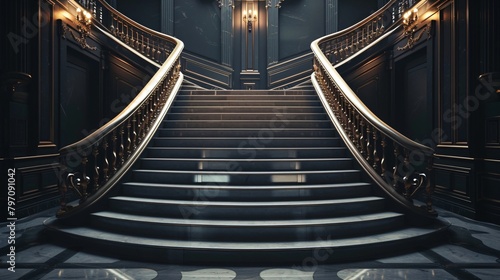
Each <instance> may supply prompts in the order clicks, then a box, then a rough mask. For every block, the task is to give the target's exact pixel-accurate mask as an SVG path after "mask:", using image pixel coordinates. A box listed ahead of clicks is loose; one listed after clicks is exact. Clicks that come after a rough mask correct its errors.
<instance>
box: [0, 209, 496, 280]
mask: <svg viewBox="0 0 500 280" xmlns="http://www.w3.org/2000/svg"><path fill="white" fill-rule="evenodd" d="M54 211H55V210H51V211H45V212H43V213H39V214H37V215H33V216H31V217H28V218H25V219H22V220H18V221H17V222H16V228H15V242H16V243H15V246H16V247H15V268H13V267H12V265H13V264H12V263H9V260H10V259H11V257H12V254H11V252H9V250H10V246H11V245H9V244H8V242H9V240H11V239H9V237H10V229H9V224H5V223H4V224H1V230H0V232H1V240H0V248H1V250H0V252H1V255H0V260H1V264H0V279H3V280H5V279H174V280H202V279H210V280H215V279H220V280H230V279H235V280H242V279H259V280H280V279H287V280H310V279H329V280H331V279H343V280H357V279H359V280H361V279H362V280H372V279H384V280H390V279H411V280H413V279H416V280H420V279H439V280H446V279H492V280H493V279H494V280H496V279H500V226H497V225H492V224H487V223H481V222H477V221H473V220H469V219H467V218H464V217H462V216H459V215H456V214H453V213H450V212H447V211H443V210H440V211H439V213H440V216H441V218H443V219H446V220H448V221H449V222H450V223H451V227H450V231H449V234H448V236H447V238H446V240H445V241H444V242H443V243H440V244H439V245H437V246H435V247H432V248H429V249H426V250H423V251H419V252H413V253H410V254H405V255H398V256H393V257H390V258H381V259H374V260H371V261H363V262H350V263H334V264H321V263H318V262H317V261H314V259H310V260H304V261H303V262H302V263H299V264H296V265H289V266H273V265H268V264H265V263H264V264H262V265H260V266H252V267H249V266H241V267H236V266H213V267H211V266H189V265H173V264H172V265H169V264H158V263H144V262H136V261H129V260H122V259H116V258H110V257H105V256H99V255H95V254H93V253H92V252H86V251H85V250H84V249H83V248H79V247H72V248H65V247H62V246H59V245H56V244H53V243H51V242H48V241H47V235H46V232H45V231H44V227H43V225H42V222H43V221H44V220H45V219H47V218H49V217H50V216H51V215H52V214H53V213H54ZM9 254H10V255H11V256H9ZM12 270H14V271H12Z"/></svg>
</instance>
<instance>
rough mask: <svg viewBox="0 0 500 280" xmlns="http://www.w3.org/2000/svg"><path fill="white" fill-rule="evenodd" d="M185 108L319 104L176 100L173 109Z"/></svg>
mask: <svg viewBox="0 0 500 280" xmlns="http://www.w3.org/2000/svg"><path fill="white" fill-rule="evenodd" d="M186 106H202V107H217V108H219V107H234V106H246V107H276V106H278V107H283V106H286V107H295V106H299V107H306V106H311V107H321V102H320V101H319V100H317V98H316V100H296V99H278V100H259V99H255V100H241V99H240V98H235V99H233V100H227V99H224V100H219V99H212V98H210V99H209V98H205V99H195V100H177V101H175V102H174V104H173V107H174V108H175V107H186Z"/></svg>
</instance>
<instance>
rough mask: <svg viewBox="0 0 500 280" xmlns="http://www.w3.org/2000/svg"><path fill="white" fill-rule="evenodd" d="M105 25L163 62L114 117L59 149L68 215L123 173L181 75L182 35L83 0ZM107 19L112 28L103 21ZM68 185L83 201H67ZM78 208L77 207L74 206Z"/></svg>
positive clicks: (63, 202)
mask: <svg viewBox="0 0 500 280" xmlns="http://www.w3.org/2000/svg"><path fill="white" fill-rule="evenodd" d="M79 3H80V4H81V5H82V6H83V7H84V8H85V9H87V10H89V11H92V13H93V16H94V18H97V19H99V23H96V24H102V26H101V28H103V29H104V30H106V31H108V32H109V34H112V36H115V37H116V38H118V39H119V40H120V41H122V42H123V43H124V44H127V45H128V46H130V47H133V48H134V49H135V50H136V51H138V52H139V53H141V54H142V55H144V56H146V57H148V58H149V59H151V60H153V61H155V62H157V63H160V64H161V67H160V68H159V70H158V72H157V73H156V74H155V75H154V76H153V77H152V78H151V80H150V81H149V82H148V83H147V84H146V85H145V86H144V88H143V90H142V91H141V92H140V93H139V94H138V95H137V96H136V97H135V99H134V100H132V101H131V103H130V104H129V105H128V106H127V107H126V108H125V109H124V110H123V111H122V112H121V113H119V114H118V115H117V116H116V117H115V118H113V119H112V120H111V121H109V122H108V123H106V124H105V125H104V126H102V127H101V128H99V129H98V130H96V131H95V132H94V133H92V134H91V135H89V136H88V137H86V138H84V139H82V140H80V141H79V142H77V143H74V144H72V145H69V146H67V147H64V148H63V149H61V151H60V166H61V171H60V176H59V177H60V183H59V184H60V185H59V189H60V193H61V208H60V211H59V212H58V217H59V218H62V219H67V218H69V217H72V216H74V215H76V214H77V213H79V212H81V211H85V209H86V208H87V207H89V206H90V205H92V204H93V203H95V202H96V201H97V200H98V199H99V198H100V197H101V196H102V195H103V194H105V193H106V192H107V191H109V190H110V189H111V188H112V186H113V185H114V184H116V183H117V182H118V180H119V179H120V178H121V177H122V176H123V175H124V174H125V172H126V171H127V170H128V169H129V168H130V167H131V165H132V164H133V163H134V162H135V160H136V159H137V158H138V156H139V154H140V152H141V151H142V150H143V149H144V148H145V146H146V145H147V143H148V142H149V140H150V139H151V137H152V135H153V133H154V130H156V127H157V126H158V125H159V123H161V121H162V120H161V119H162V118H163V116H164V115H165V113H166V111H167V110H166V109H168V106H169V104H167V101H168V100H172V97H173V96H174V95H175V94H176V91H177V90H178V88H179V86H180V81H182V77H181V75H182V74H181V73H180V60H179V59H180V54H181V51H182V48H183V44H182V42H181V41H179V40H177V39H175V38H172V37H170V36H167V35H164V34H161V33H158V32H156V31H153V30H150V29H148V28H146V27H143V26H141V25H139V24H137V23H135V22H134V21H132V20H130V19H128V18H127V17H125V16H123V15H122V14H120V13H119V12H117V11H116V10H114V9H113V8H112V7H111V6H109V5H108V4H107V3H106V2H104V1H92V0H90V1H79ZM106 21H107V22H109V23H110V24H109V28H107V27H105V24H104V22H106ZM69 190H73V191H74V193H75V194H76V195H77V196H78V197H79V205H72V206H70V205H68V203H67V201H66V200H67V199H68V194H67V192H68V191H69ZM76 209H78V211H77V210H76Z"/></svg>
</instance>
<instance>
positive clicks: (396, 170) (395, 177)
mask: <svg viewBox="0 0 500 280" xmlns="http://www.w3.org/2000/svg"><path fill="white" fill-rule="evenodd" d="M393 145H394V167H393V174H392V175H393V182H392V187H393V188H394V189H395V190H396V191H398V192H399V193H401V189H400V187H399V180H400V176H399V172H400V168H399V167H400V164H399V162H400V159H399V155H400V154H399V146H398V144H397V143H396V142H393Z"/></svg>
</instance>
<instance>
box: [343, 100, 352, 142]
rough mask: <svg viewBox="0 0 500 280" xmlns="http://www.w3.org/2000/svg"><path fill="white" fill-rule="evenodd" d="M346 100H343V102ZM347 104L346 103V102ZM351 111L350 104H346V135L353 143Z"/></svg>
mask: <svg viewBox="0 0 500 280" xmlns="http://www.w3.org/2000/svg"><path fill="white" fill-rule="evenodd" d="M345 99H346V98H344V100H345ZM346 102H347V101H346ZM351 111H352V106H351V104H350V103H348V104H347V112H346V117H347V131H348V132H347V134H348V135H349V139H351V141H353V142H354V131H353V129H352V128H353V125H354V124H353V120H352V118H351Z"/></svg>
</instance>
